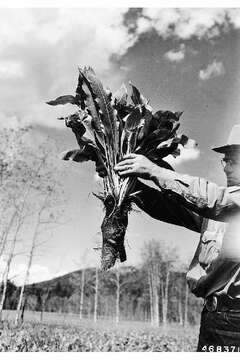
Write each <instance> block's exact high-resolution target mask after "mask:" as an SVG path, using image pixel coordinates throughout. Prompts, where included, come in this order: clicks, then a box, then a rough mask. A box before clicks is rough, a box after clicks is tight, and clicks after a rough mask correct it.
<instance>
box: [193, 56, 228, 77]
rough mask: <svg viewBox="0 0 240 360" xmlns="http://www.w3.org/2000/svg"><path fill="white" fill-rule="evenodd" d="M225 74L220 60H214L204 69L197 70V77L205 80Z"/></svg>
mask: <svg viewBox="0 0 240 360" xmlns="http://www.w3.org/2000/svg"><path fill="white" fill-rule="evenodd" d="M224 74H225V68H224V66H223V64H222V62H220V61H216V60H214V61H213V62H212V63H211V64H209V65H208V66H207V67H206V69H202V70H200V71H199V79H201V80H203V81H206V80H209V79H211V78H215V77H218V76H221V75H224Z"/></svg>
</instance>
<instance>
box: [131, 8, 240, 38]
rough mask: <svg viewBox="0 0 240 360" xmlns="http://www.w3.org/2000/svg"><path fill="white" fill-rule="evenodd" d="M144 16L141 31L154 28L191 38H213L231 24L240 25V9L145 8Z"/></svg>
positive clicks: (139, 27)
mask: <svg viewBox="0 0 240 360" xmlns="http://www.w3.org/2000/svg"><path fill="white" fill-rule="evenodd" d="M143 16H144V17H143V18H139V20H138V28H137V31H138V34H141V33H144V32H146V31H148V30H149V29H151V28H154V29H155V30H156V31H157V33H158V34H159V35H160V36H161V37H163V38H168V37H170V36H176V37H177V38H179V39H183V40H188V39H191V38H192V37H194V36H195V37H197V38H199V39H201V38H203V37H206V38H208V39H211V38H214V37H216V36H218V35H220V33H221V32H222V30H223V29H224V30H228V29H229V26H230V24H231V25H232V26H233V27H234V28H239V27H240V9H221V8H203V9H199V8H193V9H191V8H181V9H174V8H173V9H166V8H162V9H161V8H150V9H149V8H145V9H144V11H143ZM143 19H144V20H143Z"/></svg>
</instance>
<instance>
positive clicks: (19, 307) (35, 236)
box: [15, 194, 49, 325]
mask: <svg viewBox="0 0 240 360" xmlns="http://www.w3.org/2000/svg"><path fill="white" fill-rule="evenodd" d="M48 196H49V194H47V195H46V197H45V199H44V201H43V203H42V206H41V208H40V210H39V211H38V214H37V219H36V224H35V229H34V233H33V237H32V245H31V249H30V254H29V259H28V264H27V270H26V273H25V277H24V280H23V285H22V286H21V291H20V296H19V301H18V306H17V313H16V317H15V325H17V324H18V323H19V320H20V314H21V308H22V303H23V294H24V289H25V285H26V283H27V280H28V278H29V274H30V268H31V266H32V261H33V253H34V250H35V247H36V240H37V236H38V228H39V226H40V221H41V215H42V212H43V210H44V209H45V205H46V201H47V198H48Z"/></svg>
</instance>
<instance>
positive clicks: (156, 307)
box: [152, 264, 159, 326]
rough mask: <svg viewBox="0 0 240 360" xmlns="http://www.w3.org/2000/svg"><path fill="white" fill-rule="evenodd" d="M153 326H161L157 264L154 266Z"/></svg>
mask: <svg viewBox="0 0 240 360" xmlns="http://www.w3.org/2000/svg"><path fill="white" fill-rule="evenodd" d="M152 275H153V276H152V285H153V325H154V326H159V296H158V271H157V264H153V273H152Z"/></svg>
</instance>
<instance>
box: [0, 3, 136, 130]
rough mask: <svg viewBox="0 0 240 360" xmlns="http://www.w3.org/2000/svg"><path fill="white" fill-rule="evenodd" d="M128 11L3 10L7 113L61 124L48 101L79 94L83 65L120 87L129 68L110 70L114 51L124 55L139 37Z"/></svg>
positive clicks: (0, 44) (0, 47)
mask: <svg viewBox="0 0 240 360" xmlns="http://www.w3.org/2000/svg"><path fill="white" fill-rule="evenodd" d="M125 12H126V9H119V8H108V9H91V8H88V9H86V8H82V9H80V8H78V9H71V8H61V9H57V8H55V9H0V23H1V27H0V52H1V62H0V78H1V80H2V82H1V83H0V91H1V99H0V108H1V111H2V113H5V114H7V116H12V115H13V114H14V113H16V114H19V116H20V117H21V118H22V119H24V121H28V122H29V121H30V122H38V123H44V124H46V125H49V126H58V125H57V121H56V119H55V117H54V109H53V108H50V107H49V106H47V105H46V104H45V101H47V100H49V99H51V98H55V97H57V96H59V95H62V94H65V93H69V94H71V93H72V94H74V91H75V88H76V85H77V77H78V69H77V67H78V66H84V65H90V66H92V67H93V68H94V69H95V71H96V72H97V74H98V76H99V77H100V78H101V79H102V81H103V83H104V84H106V85H109V86H110V87H111V88H113V89H114V88H115V87H118V85H119V83H121V82H122V79H121V77H122V76H123V73H124V72H123V71H121V70H120V71H119V72H116V69H111V56H112V55H113V54H118V55H119V56H121V55H122V54H124V53H125V52H126V51H127V49H128V48H129V46H131V45H132V44H133V43H134V41H135V40H136V36H134V35H130V34H129V33H128V29H127V28H126V27H125V26H124V25H123V23H122V20H123V14H124V13H125ZM23 70H24V71H23ZM9 79H11V82H9V81H8V80H9ZM13 100H14V101H13ZM48 108H49V110H48ZM61 108H62V109H63V107H60V110H61ZM50 114H51V115H50ZM49 116H50V117H49ZM0 121H1V119H0Z"/></svg>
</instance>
